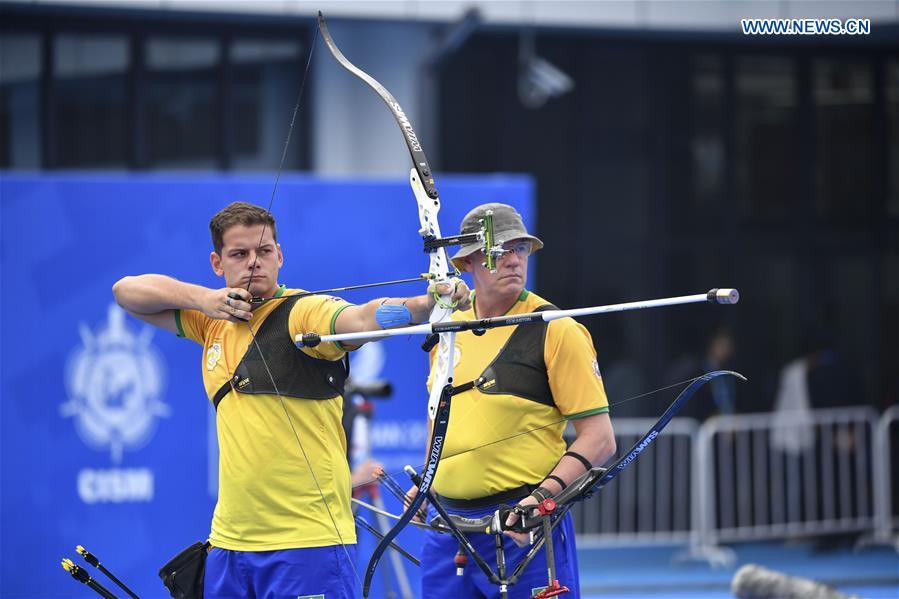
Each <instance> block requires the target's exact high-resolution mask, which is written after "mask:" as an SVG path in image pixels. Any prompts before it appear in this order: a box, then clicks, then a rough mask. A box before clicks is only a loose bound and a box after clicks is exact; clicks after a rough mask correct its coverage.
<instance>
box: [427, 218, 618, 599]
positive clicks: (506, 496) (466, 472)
mask: <svg viewBox="0 0 899 599" xmlns="http://www.w3.org/2000/svg"><path fill="white" fill-rule="evenodd" d="M487 210H492V211H493V222H494V230H495V235H496V242H497V243H498V244H501V245H502V246H503V248H504V249H505V250H506V253H505V254H504V255H503V256H502V257H501V258H499V259H498V260H497V263H496V267H497V272H496V274H492V273H491V272H490V271H489V270H487V268H486V266H485V265H484V262H485V256H484V253H483V244H477V243H473V244H469V245H463V246H462V247H461V248H460V249H459V251H458V252H457V253H456V254H455V256H453V263H454V264H455V265H456V267H457V268H459V269H460V270H462V271H465V272H468V273H471V276H472V278H473V280H474V287H475V290H474V291H473V292H472V294H471V295H472V302H471V309H469V310H466V311H459V312H456V313H455V314H454V318H457V319H471V318H478V319H480V318H489V317H493V316H501V315H512V314H521V313H525V312H534V311H538V310H541V309H552V308H554V306H552V305H551V304H550V303H549V302H547V301H546V300H544V299H543V298H541V297H539V296H537V295H536V294H534V293H532V292H530V291H528V290H527V288H526V284H527V276H528V258H529V256H530V255H531V254H532V253H534V252H536V251H537V250H539V249H540V248H542V247H543V242H541V241H540V239H538V238H537V237H534V236H533V235H531V234H529V233H528V232H527V230H526V229H525V227H524V224H523V222H522V219H521V215H519V214H518V212H517V211H516V210H515V209H514V208H513V207H511V206H508V205H505V204H496V203H493V204H484V205H481V206H478V207H477V208H475V209H474V210H472V211H471V212H469V213H468V214H467V215H466V216H465V218H464V220H463V221H462V226H461V233H462V234H467V233H472V232H475V231H477V230H478V229H479V227H480V220H481V219H483V218H484V216H485V213H486V211H487ZM435 353H436V350H435V352H432V371H431V377H432V379H431V380H433V376H434V368H433V363H434V359H435ZM455 353H456V358H457V360H458V361H457V363H456V366H455V374H454V378H455V381H456V386H458V385H460V384H465V383H467V382H468V381H475V380H476V379H479V377H483V382H482V384H481V385H479V386H476V387H473V388H472V389H470V390H468V391H465V392H460V393H458V394H454V395H453V412H452V416H451V418H450V423H449V430H448V431H447V433H446V440H445V446H444V455H445V456H451V457H447V458H444V459H443V460H442V461H441V467H440V469H439V470H438V472H437V475H436V476H435V479H434V483H433V486H432V489H433V490H434V491H435V492H436V493H437V495H438V496H439V498H440V499H441V500H442V502H443V503H444V505H445V507H446V508H447V509H448V511H449V512H450V513H455V514H459V515H462V516H466V517H470V518H477V517H480V516H483V515H485V514H490V513H493V512H494V511H495V510H496V509H498V508H499V507H500V506H501V505H515V504H518V505H520V506H523V507H526V506H533V505H536V504H537V503H539V502H540V501H542V500H543V499H544V498H547V497H551V496H553V495H555V494H557V493H559V492H560V491H561V490H562V489H564V488H565V487H566V486H567V485H569V484H571V482H572V481H574V480H575V479H576V478H578V477H579V476H581V475H582V474H584V472H586V470H587V469H588V468H590V467H592V466H594V465H598V464H602V463H603V462H605V461H606V459H608V458H609V457H610V456H611V455H612V454H614V453H615V437H614V433H613V431H612V424H611V420H610V419H609V413H608V401H607V399H606V394H605V390H604V388H603V381H602V377H601V375H600V371H599V366H598V365H597V362H596V352H595V350H594V348H593V341H592V339H591V338H590V334H589V333H588V332H587V329H586V328H584V327H583V326H582V325H581V324H579V323H577V322H576V321H574V320H572V319H571V318H564V319H559V320H554V321H552V322H549V323H539V324H527V325H518V326H511V327H502V328H495V329H488V330H487V331H486V332H485V333H484V334H483V335H481V336H477V335H474V334H473V333H471V332H462V333H459V334H458V335H457V336H456V348H455ZM429 386H430V385H429ZM567 422H571V423H572V424H573V426H574V429H575V432H576V435H577V436H576V439H575V440H574V442H573V443H572V445H571V446H570V447H566V443H565V441H564V440H563V438H562V434H563V431H564V429H565V426H566V423H567ZM498 441H499V442H498ZM457 454H458V455H457ZM416 491H417V489H416V488H415V487H413V489H412V490H411V491H410V495H414V493H415V492H416ZM432 515H433V514H432ZM516 519H517V516H516V515H514V514H513V515H510V516H509V520H508V521H507V524H508V525H511V524H513V523H514V521H515V520H516ZM505 534H506V535H507V537H508V538H507V539H506V542H505V543H504V545H505V547H504V550H505V552H506V563H507V565H508V567H509V568H510V569H511V568H514V567H515V565H516V564H517V563H518V562H519V561H520V560H521V558H522V557H524V555H525V553H527V551H528V549H529V547H528V546H527V539H528V535H526V534H516V533H513V532H510V531H507V532H506V533H505ZM470 540H471V541H472V543H473V544H474V545H475V547H476V548H477V550H478V552H479V553H481V554H482V555H483V556H484V557H485V559H487V561H488V563H491V565H492V566H493V567H494V568H495V566H496V563H495V560H496V549H495V546H494V538H493V536H492V535H471V536H470ZM553 545H554V548H555V565H556V568H557V578H558V580H559V582H560V583H561V584H563V585H567V586H568V587H570V589H571V593H570V594H568V595H566V596H567V597H572V598H573V599H574V598H576V597H578V596H579V590H578V586H579V585H578V567H577V555H576V552H575V540H574V528H573V526H572V521H571V515H570V514H568V515H566V516H565V517H564V519H563V521H562V523H561V524H559V525H558V526H557V527H556V528H555V529H554V530H553ZM458 549H459V543H458V541H456V540H455V539H454V538H452V537H451V536H447V535H441V534H437V533H433V532H430V531H429V532H427V533H426V539H425V542H424V547H423V548H422V559H421V563H422V581H421V582H422V596H423V597H428V598H446V599H450V598H452V599H459V598H461V597H465V598H466V599H476V598H488V597H490V598H492V597H498V596H499V589H498V587H497V586H495V585H494V584H492V583H490V582H489V581H488V580H487V578H486V577H485V576H484V574H483V573H482V572H481V570H480V569H479V568H477V567H476V566H475V565H474V564H473V563H472V564H469V565H468V566H466V567H465V568H464V570H463V573H462V575H461V576H456V572H455V570H456V566H455V565H454V562H453V557H454V555H455V554H456V551H457V550H458ZM546 584H547V570H546V559H545V550H541V552H540V553H539V554H538V555H537V556H536V558H535V559H534V560H533V561H532V562H531V563H530V565H529V566H528V568H527V569H525V571H524V572H523V574H522V577H521V578H520V580H519V581H518V582H517V583H516V584H514V585H512V586H511V587H509V597H510V599H518V598H522V599H523V598H525V597H531V595H532V591H533V590H535V589H542V588H543V587H545V586H546Z"/></svg>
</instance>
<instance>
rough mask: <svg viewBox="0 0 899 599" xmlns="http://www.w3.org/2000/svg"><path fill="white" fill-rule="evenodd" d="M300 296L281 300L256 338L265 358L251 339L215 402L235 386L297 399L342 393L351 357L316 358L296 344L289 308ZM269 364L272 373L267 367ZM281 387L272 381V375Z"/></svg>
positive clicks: (239, 390)
mask: <svg viewBox="0 0 899 599" xmlns="http://www.w3.org/2000/svg"><path fill="white" fill-rule="evenodd" d="M299 299H300V298H298V297H291V298H287V299H284V300H279V301H280V305H279V306H278V307H276V308H275V309H274V310H272V312H271V314H269V315H268V317H267V318H266V319H265V320H264V321H263V323H262V325H261V326H260V327H259V330H258V331H256V342H257V343H258V344H259V346H260V347H262V348H263V351H264V352H265V354H264V355H265V362H263V360H262V357H261V356H260V355H259V349H258V347H257V344H256V343H253V342H251V343H250V347H249V349H248V350H247V353H246V354H244V357H243V358H241V360H240V363H239V364H238V365H237V368H236V369H235V371H234V375H233V376H232V377H231V378H230V379H229V380H228V381H227V382H226V383H225V384H224V385H222V387H221V388H220V389H219V390H218V392H216V394H215V396H214V397H213V398H212V404H213V405H214V406H215V408H216V409H218V406H219V403H220V402H221V401H222V399H223V398H224V397H225V396H226V395H228V393H230V392H231V391H232V390H234V391H237V392H238V393H247V394H250V395H259V394H267V395H278V394H280V395H283V396H286V397H294V398H297V399H333V398H335V397H337V396H338V395H343V388H344V385H345V384H346V379H347V376H349V359H348V358H347V357H346V356H344V359H343V360H337V361H332V360H321V359H318V358H313V357H311V356H309V355H307V354H305V353H304V352H302V351H301V350H300V349H298V348H297V346H296V345H294V343H293V341H292V339H291V337H290V331H289V328H288V320H289V317H290V310H291V308H293V306H294V304H296V303H297V301H298V300H299ZM266 364H268V367H269V369H270V370H271V376H269V372H268V371H267V370H266V368H265V365H266ZM273 378H274V380H275V382H276V383H277V384H278V388H277V389H275V387H274V386H273V385H272V379H273Z"/></svg>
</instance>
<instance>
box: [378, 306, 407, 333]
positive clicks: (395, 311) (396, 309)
mask: <svg viewBox="0 0 899 599" xmlns="http://www.w3.org/2000/svg"><path fill="white" fill-rule="evenodd" d="M375 318H376V319H377V321H378V324H379V325H381V328H382V329H392V328H393V327H399V326H403V325H405V324H409V323H410V322H412V314H411V313H410V312H409V308H407V307H406V304H381V305H380V306H378V309H377V311H376V312H375Z"/></svg>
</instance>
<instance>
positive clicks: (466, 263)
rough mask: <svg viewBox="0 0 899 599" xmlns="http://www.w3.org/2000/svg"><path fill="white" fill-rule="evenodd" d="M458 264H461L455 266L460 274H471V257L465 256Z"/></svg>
mask: <svg viewBox="0 0 899 599" xmlns="http://www.w3.org/2000/svg"><path fill="white" fill-rule="evenodd" d="M459 262H461V264H459V265H457V266H458V267H459V270H461V271H462V272H471V256H465V257H464V258H462V259H461V260H460V261H459Z"/></svg>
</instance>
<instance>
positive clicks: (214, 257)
mask: <svg viewBox="0 0 899 599" xmlns="http://www.w3.org/2000/svg"><path fill="white" fill-rule="evenodd" d="M209 264H211V265H212V272H214V273H215V274H217V275H218V276H220V277H223V276H225V269H223V268H222V257H221V256H219V255H218V254H217V253H215V252H211V253H210V254H209Z"/></svg>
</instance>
